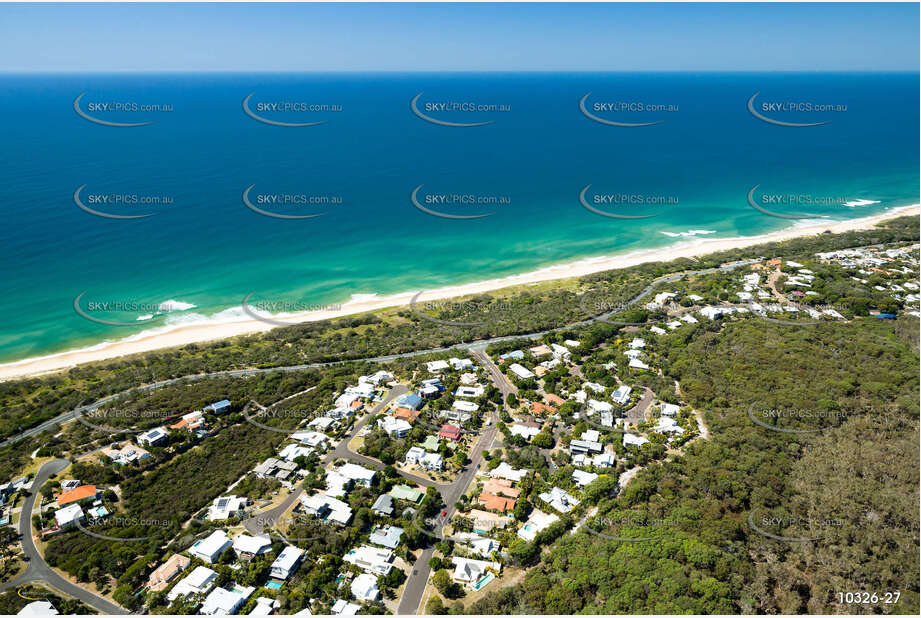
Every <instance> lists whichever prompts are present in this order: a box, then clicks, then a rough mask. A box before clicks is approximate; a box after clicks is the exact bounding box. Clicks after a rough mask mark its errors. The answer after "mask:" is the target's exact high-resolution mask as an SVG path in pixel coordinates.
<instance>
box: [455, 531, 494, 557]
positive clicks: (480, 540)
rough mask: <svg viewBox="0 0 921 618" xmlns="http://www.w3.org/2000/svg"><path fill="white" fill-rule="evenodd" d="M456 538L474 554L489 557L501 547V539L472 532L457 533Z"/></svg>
mask: <svg viewBox="0 0 921 618" xmlns="http://www.w3.org/2000/svg"><path fill="white" fill-rule="evenodd" d="M454 538H455V539H457V541H458V542H459V543H460V544H461V545H463V546H465V547H466V548H467V551H468V552H469V553H470V554H471V555H474V556H483V557H488V556H490V555H491V554H492V553H493V552H497V551H499V549H500V548H501V546H500V545H499V541H496V540H494V539H489V538H486V537H484V536H480V535H479V534H474V533H472V532H462V533H460V534H456V535H455V536H454Z"/></svg>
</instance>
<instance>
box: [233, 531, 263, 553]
mask: <svg viewBox="0 0 921 618" xmlns="http://www.w3.org/2000/svg"><path fill="white" fill-rule="evenodd" d="M233 550H234V551H235V552H237V555H238V556H240V557H248V558H251V557H253V556H259V555H262V554H266V553H268V552H270V551H271V550H272V540H271V539H270V538H269V537H268V536H251V535H249V534H241V535H240V536H238V537H237V538H235V539H234V540H233Z"/></svg>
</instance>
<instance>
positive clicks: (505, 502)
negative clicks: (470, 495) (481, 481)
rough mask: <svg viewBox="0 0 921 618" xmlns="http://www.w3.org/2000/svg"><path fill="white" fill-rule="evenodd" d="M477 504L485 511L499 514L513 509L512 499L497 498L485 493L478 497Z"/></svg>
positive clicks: (513, 501)
mask: <svg viewBox="0 0 921 618" xmlns="http://www.w3.org/2000/svg"><path fill="white" fill-rule="evenodd" d="M477 502H478V503H479V504H480V505H481V506H482V507H483V508H485V509H489V510H490V511H499V512H500V513H504V512H506V511H511V510H512V509H514V508H515V500H514V499H512V498H506V497H505V496H497V495H495V494H490V493H487V492H485V491H484V492H483V493H481V494H480V495H479V497H478V498H477Z"/></svg>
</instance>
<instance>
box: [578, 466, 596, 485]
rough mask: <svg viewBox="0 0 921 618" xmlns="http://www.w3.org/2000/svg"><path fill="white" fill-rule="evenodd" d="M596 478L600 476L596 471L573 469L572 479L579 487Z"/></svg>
mask: <svg viewBox="0 0 921 618" xmlns="http://www.w3.org/2000/svg"><path fill="white" fill-rule="evenodd" d="M596 478H598V475H597V474H595V473H594V472H585V471H584V470H573V471H572V480H574V481H575V482H576V485H578V486H579V487H585V486H586V485H588V484H589V483H591V482H592V481H594V480H595V479H596Z"/></svg>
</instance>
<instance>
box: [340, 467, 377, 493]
mask: <svg viewBox="0 0 921 618" xmlns="http://www.w3.org/2000/svg"><path fill="white" fill-rule="evenodd" d="M338 470H339V474H341V475H343V476H344V477H346V478H348V479H351V480H352V481H353V482H355V483H356V484H358V485H364V486H365V487H371V481H372V480H373V479H374V470H368V469H367V468H363V467H362V466H359V465H356V464H353V463H346V464H342V465H341V466H339V468H338Z"/></svg>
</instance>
